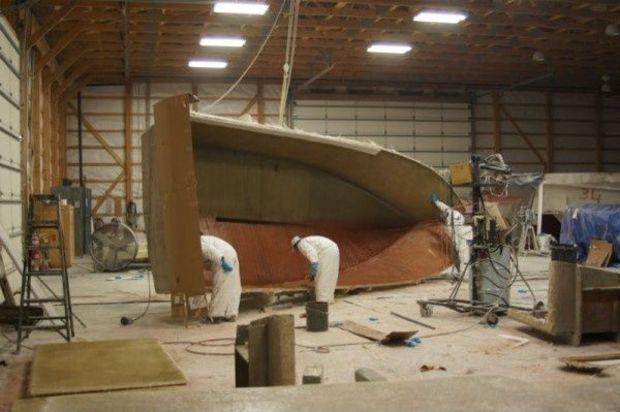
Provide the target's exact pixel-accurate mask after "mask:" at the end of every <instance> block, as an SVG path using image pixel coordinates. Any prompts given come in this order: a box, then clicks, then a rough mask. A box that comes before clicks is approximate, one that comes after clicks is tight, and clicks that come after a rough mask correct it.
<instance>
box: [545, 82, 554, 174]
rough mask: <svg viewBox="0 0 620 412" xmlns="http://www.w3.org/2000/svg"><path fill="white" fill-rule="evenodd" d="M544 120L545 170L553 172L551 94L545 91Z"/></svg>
mask: <svg viewBox="0 0 620 412" xmlns="http://www.w3.org/2000/svg"><path fill="white" fill-rule="evenodd" d="M545 120H546V126H547V127H546V132H547V165H546V167H545V171H546V172H547V173H551V172H553V151H554V143H555V141H554V140H555V133H554V130H553V95H552V94H551V92H547V93H545Z"/></svg>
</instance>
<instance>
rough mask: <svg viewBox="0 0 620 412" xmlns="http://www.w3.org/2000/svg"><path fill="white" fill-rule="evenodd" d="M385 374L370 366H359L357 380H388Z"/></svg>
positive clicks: (356, 373) (356, 372) (356, 374)
mask: <svg viewBox="0 0 620 412" xmlns="http://www.w3.org/2000/svg"><path fill="white" fill-rule="evenodd" d="M386 380H387V379H385V378H384V377H383V375H381V374H379V373H378V372H376V371H375V370H373V369H370V368H359V369H358V370H356V371H355V382H378V381H386Z"/></svg>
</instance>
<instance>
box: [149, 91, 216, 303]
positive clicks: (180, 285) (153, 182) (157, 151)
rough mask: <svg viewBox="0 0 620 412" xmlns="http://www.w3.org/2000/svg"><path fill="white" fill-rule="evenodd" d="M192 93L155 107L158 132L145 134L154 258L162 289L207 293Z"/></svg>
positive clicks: (163, 290)
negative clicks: (199, 219)
mask: <svg viewBox="0 0 620 412" xmlns="http://www.w3.org/2000/svg"><path fill="white" fill-rule="evenodd" d="M190 103H191V101H190V96H189V95H182V96H175V97H171V98H168V99H164V100H162V101H160V102H159V103H157V104H156V105H155V110H154V113H155V124H154V126H153V129H152V132H150V133H146V134H145V135H144V136H143V144H142V148H143V149H142V150H143V154H144V155H145V156H144V165H145V167H144V169H145V170H146V172H145V176H144V189H143V190H144V193H145V197H146V198H145V203H147V204H148V206H146V207H145V213H148V215H149V218H148V227H147V231H148V232H147V233H148V245H149V258H150V260H151V265H152V269H153V274H154V278H155V279H156V281H155V287H156V290H157V292H170V291H172V292H176V293H182V294H185V295H186V296H196V295H201V294H203V293H204V286H205V285H204V280H203V275H202V273H203V270H202V254H201V251H200V238H199V233H198V227H199V224H198V200H197V198H196V176H195V172H194V158H193V150H192V136H191V129H190V118H189V105H190Z"/></svg>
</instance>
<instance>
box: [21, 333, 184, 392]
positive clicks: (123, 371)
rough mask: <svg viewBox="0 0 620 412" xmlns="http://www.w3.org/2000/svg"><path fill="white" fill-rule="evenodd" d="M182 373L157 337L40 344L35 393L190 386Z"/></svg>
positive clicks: (33, 374)
mask: <svg viewBox="0 0 620 412" xmlns="http://www.w3.org/2000/svg"><path fill="white" fill-rule="evenodd" d="M186 383H187V382H186V379H185V376H184V375H183V372H181V370H180V369H179V368H178V367H177V366H176V364H175V363H174V361H173V360H172V359H171V358H170V356H168V354H167V353H166V352H165V351H164V350H163V348H162V347H161V345H160V344H159V342H158V341H157V340H155V339H127V340H107V341H99V342H75V343H59V344H49V345H38V346H36V347H35V350H34V359H33V361H32V370H31V373H30V381H29V386H28V393H29V394H30V395H31V396H43V395H58V394H70V393H82V392H99V391H110V390H118V389H133V388H151V387H157V386H170V385H184V384H186Z"/></svg>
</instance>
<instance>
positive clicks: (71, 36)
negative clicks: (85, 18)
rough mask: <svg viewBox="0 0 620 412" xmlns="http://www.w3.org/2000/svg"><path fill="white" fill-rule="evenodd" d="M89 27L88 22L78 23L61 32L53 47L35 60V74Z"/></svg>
mask: <svg viewBox="0 0 620 412" xmlns="http://www.w3.org/2000/svg"><path fill="white" fill-rule="evenodd" d="M89 27H92V26H91V24H90V23H80V24H78V25H75V26H73V28H72V29H71V30H69V31H68V32H66V33H65V34H63V36H62V37H61V38H60V39H59V40H58V41H57V42H56V43H55V44H54V47H52V48H51V49H50V50H49V51H48V52H47V53H45V54H44V55H43V56H41V58H40V59H39V60H38V61H37V65H36V66H35V70H34V71H35V74H39V73H41V72H42V71H43V68H44V67H45V66H46V65H47V64H48V63H50V62H52V61H54V60H55V59H56V56H58V54H59V53H60V52H62V51H63V50H64V49H65V48H66V47H67V46H68V45H69V44H70V43H71V42H72V41H73V40H75V38H76V37H78V36H79V35H80V34H81V33H82V32H84V31H85V30H86V29H87V28H89Z"/></svg>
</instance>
